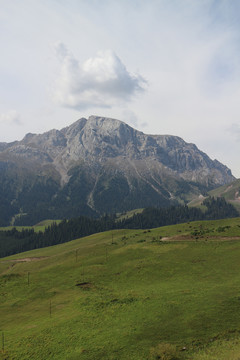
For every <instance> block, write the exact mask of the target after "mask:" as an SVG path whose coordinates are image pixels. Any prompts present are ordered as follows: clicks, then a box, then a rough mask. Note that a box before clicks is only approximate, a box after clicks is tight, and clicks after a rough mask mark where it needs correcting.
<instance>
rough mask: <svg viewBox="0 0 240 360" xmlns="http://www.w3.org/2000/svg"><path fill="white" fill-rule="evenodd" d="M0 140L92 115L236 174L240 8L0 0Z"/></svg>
mask: <svg viewBox="0 0 240 360" xmlns="http://www.w3.org/2000/svg"><path fill="white" fill-rule="evenodd" d="M0 44H1V48H2V51H1V57H0V129H1V131H0V141H2V142H3V141H6V142H10V141H13V140H20V139H21V138H22V137H23V136H24V135H25V134H26V133H28V132H33V133H41V132H44V131H48V130H50V129H52V128H57V129H61V128H62V127H65V126H67V125H70V124H71V123H73V122H74V121H76V120H77V119H78V118H80V117H88V116H90V115H92V114H95V115H101V116H108V117H112V118H117V119H120V120H122V121H125V122H126V123H128V124H129V125H131V126H133V127H135V128H137V129H139V130H141V131H143V132H145V133H151V134H172V135H178V136H180V137H182V138H183V139H184V140H185V141H187V142H193V143H195V144H196V145H197V146H198V147H199V148H200V149H201V150H202V151H204V152H206V153H207V154H208V155H209V156H210V157H211V158H213V159H214V158H216V159H218V160H219V161H221V162H223V163H224V164H226V165H227V166H228V167H230V168H231V170H232V172H233V174H234V175H235V176H236V177H240V165H239V160H238V154H239V150H240V101H239V99H240V2H239V1H235V0H225V1H224V0H215V1H213V0H172V1H171V0H148V1H145V0H144V1H141V0H131V1H127V0H121V1H119V0H118V1H117V0H102V1H97V0H88V1H86V0H64V1H63V0H41V1H37V0H21V1H19V0H11V1H5V0H0Z"/></svg>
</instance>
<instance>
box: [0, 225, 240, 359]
mask: <svg viewBox="0 0 240 360" xmlns="http://www.w3.org/2000/svg"><path fill="white" fill-rule="evenodd" d="M112 240H113V241H112ZM239 240H240V219H239V218H236V219H228V220H217V221H204V222H193V223H186V224H181V225H174V226H167V227H162V228H156V229H152V230H115V231H113V232H112V231H111V232H104V233H98V234H94V235H91V236H89V237H86V238H81V239H77V240H74V241H71V242H68V243H66V244H62V245H58V246H53V247H49V248H44V249H38V250H34V251H31V252H27V253H22V254H18V255H14V256H11V257H8V258H4V259H1V261H0V312H1V323H0V330H1V333H2V338H1V341H2V351H0V359H2V360H3V359H8V360H11V359H12V360H13V359H14V360H22V359H24V360H28V359H29V360H30V359H31V360H32V359H36V360H41V359H42V360H43V359H44V360H45V359H53V360H54V359H58V360H61V359H62V360H74V359H75V360H76V359H83V360H84V359H87V360H95V359H103V360H104V359H108V360H111V359H112V360H115V359H119V360H127V359H129V360H130V359H131V360H140V359H141V360H142V359H149V360H150V359H157V358H161V356H163V354H165V356H166V357H165V358H167V359H185V360H187V359H189V360H190V359H191V360H200V359H201V360H214V359H216V357H217V359H218V360H226V359H231V360H237V359H238V358H239V356H240V318H239V295H240V293H239V288H240V270H239V256H240V241H239Z"/></svg>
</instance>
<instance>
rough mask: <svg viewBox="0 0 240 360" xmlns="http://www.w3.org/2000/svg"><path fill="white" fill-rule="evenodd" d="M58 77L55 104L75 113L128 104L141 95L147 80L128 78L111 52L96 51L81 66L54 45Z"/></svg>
mask: <svg viewBox="0 0 240 360" xmlns="http://www.w3.org/2000/svg"><path fill="white" fill-rule="evenodd" d="M56 54H57V56H58V59H59V61H60V74H59V77H58V79H57V80H56V83H55V89H54V100H55V101H56V102H57V103H59V104H60V105H62V106H65V107H70V108H74V109H86V108H92V107H103V108H104V107H112V106H113V105H115V104H116V103H118V104H119V102H126V101H130V100H131V99H132V98H133V97H134V96H135V95H136V94H137V93H139V92H142V91H144V86H145V84H146V80H145V79H144V78H143V77H142V76H140V75H135V74H130V73H129V71H128V70H127V68H126V66H125V65H124V64H123V62H122V61H121V60H120V58H119V57H118V56H117V55H116V54H115V53H114V52H113V51H111V50H106V51H99V52H98V53H97V55H96V56H95V57H92V58H89V59H88V60H86V61H85V62H83V63H80V61H78V60H77V59H76V58H75V57H74V56H73V54H71V53H70V52H69V50H68V49H67V47H66V46H65V45H64V44H63V43H58V44H57V45H56Z"/></svg>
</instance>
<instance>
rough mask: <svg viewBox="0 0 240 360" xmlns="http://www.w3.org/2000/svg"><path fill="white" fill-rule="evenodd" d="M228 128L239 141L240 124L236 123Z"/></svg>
mask: <svg viewBox="0 0 240 360" xmlns="http://www.w3.org/2000/svg"><path fill="white" fill-rule="evenodd" d="M227 130H228V132H229V133H230V134H231V135H233V136H234V137H235V138H236V139H237V141H240V124H237V123H234V124H232V125H231V126H230V127H229V128H228V129H227Z"/></svg>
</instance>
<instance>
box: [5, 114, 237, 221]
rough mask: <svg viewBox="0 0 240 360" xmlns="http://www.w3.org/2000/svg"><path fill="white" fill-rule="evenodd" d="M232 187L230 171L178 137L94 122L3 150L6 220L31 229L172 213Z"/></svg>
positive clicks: (116, 123) (121, 124) (93, 118)
mask: <svg viewBox="0 0 240 360" xmlns="http://www.w3.org/2000/svg"><path fill="white" fill-rule="evenodd" d="M233 180H235V178H234V177H233V175H232V174H231V171H230V170H229V169H228V168H227V167H226V166H224V165H223V164H221V163H220V162H218V161H217V160H211V159H210V158H209V157H208V156H207V155H206V154H205V153H203V152H201V151H200V150H199V149H198V148H197V147H196V146H195V145H194V144H189V143H186V142H185V141H184V140H183V139H181V138H179V137H177V136H171V135H146V134H144V133H142V132H140V131H137V130H135V129H133V128H132V127H130V126H129V125H127V124H125V123H124V122H122V121H119V120H115V119H109V118H104V117H98V116H90V117H89V119H85V118H81V119H80V120H78V121H76V122H75V123H73V124H72V125H70V126H68V127H66V128H63V129H61V130H51V131H48V132H46V133H44V134H30V133H29V134H27V135H26V136H25V137H24V138H23V140H21V141H15V142H13V143H9V144H8V143H0V204H1V205H0V219H1V223H2V224H7V223H9V222H10V220H11V219H12V222H13V221H14V222H15V224H25V223H26V224H27V223H36V222H38V221H40V220H42V219H46V218H64V217H74V216H78V215H82V214H84V215H88V216H96V215H99V214H103V213H105V212H108V213H110V212H119V211H126V210H129V209H133V208H141V207H146V206H159V207H165V206H169V205H170V204H176V203H179V202H180V203H186V202H187V201H190V200H191V199H192V198H194V197H196V195H200V194H205V193H206V192H207V191H208V190H211V189H213V188H215V187H217V186H220V185H224V184H227V183H229V182H231V181H233Z"/></svg>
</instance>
